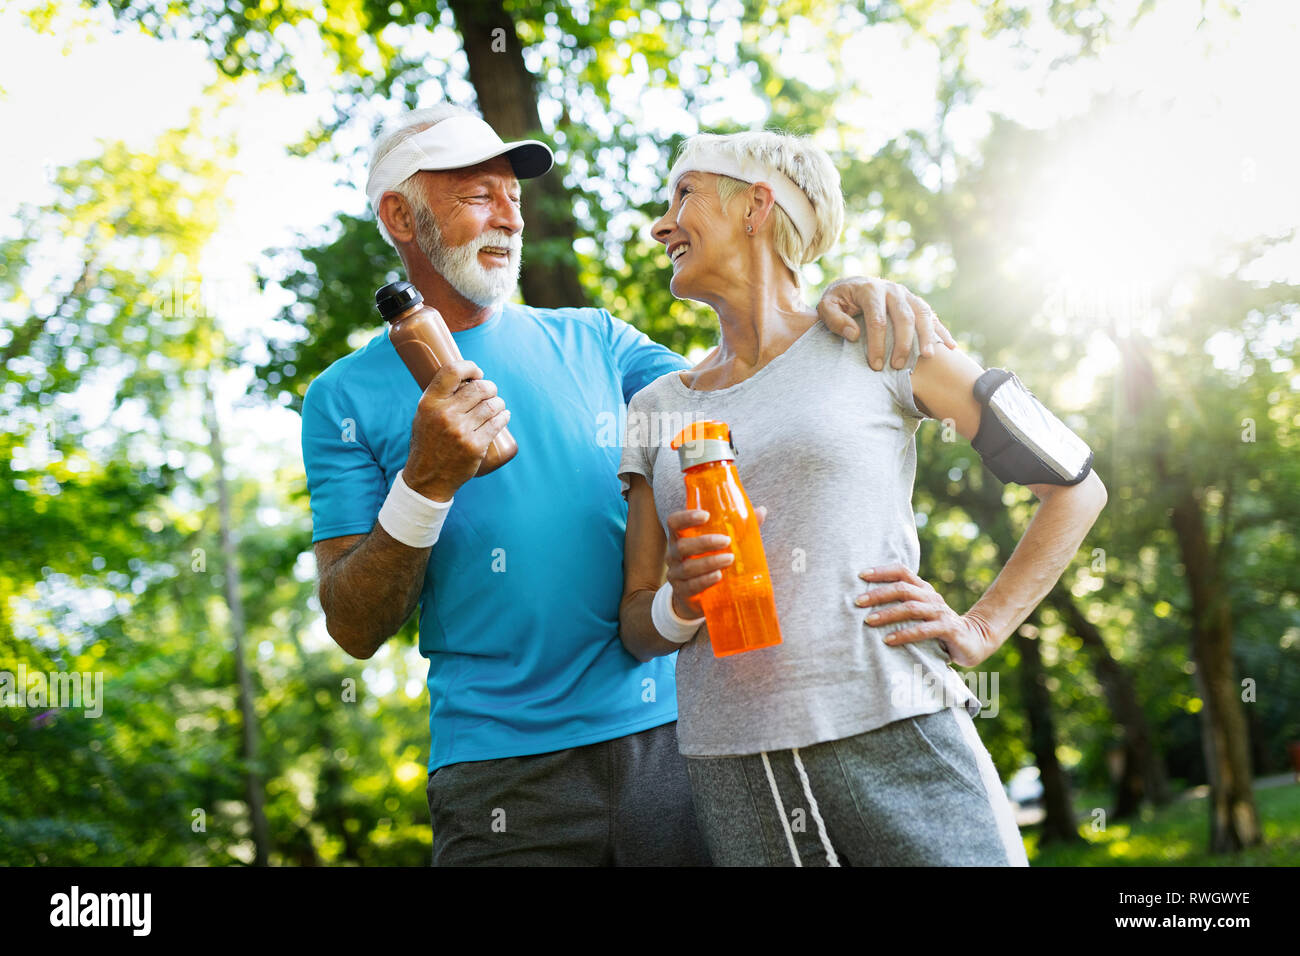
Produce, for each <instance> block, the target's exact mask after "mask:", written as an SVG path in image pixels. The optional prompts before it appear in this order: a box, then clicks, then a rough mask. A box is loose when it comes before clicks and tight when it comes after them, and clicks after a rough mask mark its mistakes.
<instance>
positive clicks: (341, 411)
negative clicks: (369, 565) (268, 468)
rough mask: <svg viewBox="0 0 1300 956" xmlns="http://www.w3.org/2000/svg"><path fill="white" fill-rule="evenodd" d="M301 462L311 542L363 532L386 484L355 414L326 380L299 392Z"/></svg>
mask: <svg viewBox="0 0 1300 956" xmlns="http://www.w3.org/2000/svg"><path fill="white" fill-rule="evenodd" d="M302 460H303V465H304V467H305V468H306V470H307V491H308V493H309V494H310V495H311V523H312V536H311V540H312V542H313V543H315V542H317V541H322V540H324V539H326V538H337V537H340V536H342V535H346V534H369V533H370V531H371V530H372V529H373V528H374V526H375V519H376V518H377V517H378V515H379V509H380V508H381V507H382V506H383V503H384V496H385V495H386V494H387V492H388V483H387V481H386V480H385V478H384V471H383V469H382V468H381V467H380V466H379V462H378V461H377V460H376V459H375V456H374V454H372V453H371V451H370V448H369V446H367V444H366V442H365V435H364V434H363V432H362V430H361V425H360V423H359V422H358V420H357V415H356V412H355V411H354V410H353V409H351V408H349V407H348V405H347V403H346V402H345V401H344V399H343V397H342V396H340V395H339V394H338V391H337V390H336V388H335V387H334V384H333V383H332V382H330V381H328V380H320V379H317V380H316V381H315V382H312V384H311V387H310V388H308V389H307V394H306V395H305V396H303V400H302Z"/></svg>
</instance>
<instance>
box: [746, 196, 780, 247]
mask: <svg viewBox="0 0 1300 956" xmlns="http://www.w3.org/2000/svg"><path fill="white" fill-rule="evenodd" d="M775 202H776V201H775V199H773V197H772V187H771V186H769V185H768V184H767V183H754V184H753V185H752V186H750V187H749V191H748V192H747V193H746V194H745V231H746V232H747V233H750V234H751V235H753V234H757V233H758V230H759V229H761V228H762V227H763V223H764V222H766V221H767V217H768V214H769V213H770V212H771V211H772V206H773V205H775Z"/></svg>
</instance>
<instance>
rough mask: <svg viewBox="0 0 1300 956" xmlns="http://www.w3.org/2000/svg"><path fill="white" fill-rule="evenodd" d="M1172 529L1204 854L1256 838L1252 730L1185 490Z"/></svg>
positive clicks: (1219, 585)
mask: <svg viewBox="0 0 1300 956" xmlns="http://www.w3.org/2000/svg"><path fill="white" fill-rule="evenodd" d="M1173 526H1174V533H1175V534H1176V535H1177V537H1178V547H1179V550H1180V552H1181V555H1182V559H1183V567H1184V568H1185V569H1186V575H1187V586H1188V589H1189V590H1190V592H1191V597H1192V660H1193V661H1194V662H1195V664H1196V685H1197V689H1198V691H1199V693H1200V695H1201V701H1202V708H1201V743H1202V746H1203V747H1204V749H1205V767H1206V772H1207V774H1208V776H1209V779H1210V852H1212V853H1231V852H1235V851H1237V850H1240V849H1242V848H1243V847H1248V846H1254V845H1256V844H1258V843H1259V842H1260V839H1261V833H1260V827H1259V814H1258V812H1257V811H1256V809H1255V791H1254V776H1253V774H1252V771H1251V766H1250V731H1249V728H1248V727H1247V726H1246V715H1245V712H1244V711H1243V709H1242V705H1241V698H1240V696H1239V694H1240V688H1239V686H1238V684H1237V681H1236V678H1235V677H1234V675H1233V666H1232V608H1231V606H1230V604H1229V602H1228V596H1227V594H1226V593H1225V590H1224V586H1223V582H1224V575H1223V573H1222V571H1221V569H1220V568H1218V567H1216V566H1215V562H1214V559H1213V557H1212V552H1211V550H1210V545H1209V540H1208V536H1207V534H1206V530H1205V517H1204V514H1203V513H1202V510H1201V502H1200V500H1199V499H1198V498H1197V496H1196V495H1195V494H1194V493H1193V492H1192V491H1190V490H1187V491H1184V492H1183V494H1182V495H1180V496H1179V498H1178V500H1177V502H1176V504H1175V505H1174V509H1173Z"/></svg>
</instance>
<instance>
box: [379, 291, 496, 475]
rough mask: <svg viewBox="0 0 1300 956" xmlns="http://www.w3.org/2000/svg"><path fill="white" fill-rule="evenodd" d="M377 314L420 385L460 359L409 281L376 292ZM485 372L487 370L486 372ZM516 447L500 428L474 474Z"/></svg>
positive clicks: (439, 322) (485, 471) (433, 312)
mask: <svg viewBox="0 0 1300 956" xmlns="http://www.w3.org/2000/svg"><path fill="white" fill-rule="evenodd" d="M375 304H376V305H377V306H378V307H379V314H380V315H382V316H383V317H384V319H385V320H386V321H387V322H388V338H389V341H391V342H392V343H393V348H395V349H396V350H397V354H398V355H400V356H401V357H402V361H403V362H405V363H406V367H407V369H408V370H409V371H410V373H411V375H412V376H413V377H414V378H415V383H416V384H417V385H419V386H420V388H421V389H426V388H428V387H429V383H430V382H432V381H433V376H434V375H435V374H436V373H437V371H438V369H440V368H442V367H443V365H445V364H446V363H448V362H459V361H460V359H461V354H460V349H459V348H457V347H456V340H455V339H454V338H452V336H451V331H450V330H449V329H448V328H447V323H446V322H444V321H443V320H442V316H441V315H439V314H438V310H437V309H435V308H433V307H432V306H428V305H425V304H424V296H422V295H420V290H419V289H417V288H416V287H415V286H413V285H411V283H409V282H392V283H389V284H388V285H386V286H384V287H383V288H382V289H380V290H379V291H378V292H376V293H375ZM484 374H486V371H485V373H484ZM518 451H519V446H518V445H517V444H516V443H515V440H514V438H513V437H511V435H510V432H508V431H507V430H506V429H504V428H503V429H501V431H499V432H497V437H496V438H494V439H492V444H491V445H489V446H488V450H487V454H486V455H484V456H483V464H482V465H480V466H479V469H478V471H477V472H476V473H475V475H474V477H476V478H481V477H482V476H483V475H487V474H490V473H491V472H494V471H496V470H497V469H498V468H500V467H501V466H502V465H504V464H505V463H506V462H508V461H509V460H510V459H511V458H514V457H515V454H516V453H517V452H518Z"/></svg>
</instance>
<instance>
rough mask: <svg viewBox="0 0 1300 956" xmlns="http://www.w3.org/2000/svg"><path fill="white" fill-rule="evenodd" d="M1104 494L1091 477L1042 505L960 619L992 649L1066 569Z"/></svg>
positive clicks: (1086, 533) (1051, 496)
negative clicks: (982, 632)
mask: <svg viewBox="0 0 1300 956" xmlns="http://www.w3.org/2000/svg"><path fill="white" fill-rule="evenodd" d="M1105 504H1106V489H1105V486H1104V485H1102V483H1101V480H1100V479H1099V478H1097V476H1096V474H1095V473H1094V474H1091V475H1089V476H1088V478H1087V479H1085V480H1084V481H1083V482H1081V483H1080V484H1078V485H1075V486H1073V487H1069V488H1060V489H1057V490H1056V491H1055V492H1053V493H1052V494H1051V495H1050V497H1048V498H1047V499H1046V500H1044V501H1043V502H1042V503H1041V504H1040V505H1039V506H1038V509H1037V511H1036V512H1035V513H1034V517H1033V519H1032V520H1031V521H1030V522H1029V527H1028V528H1026V529H1025V533H1024V535H1023V537H1021V539H1020V543H1019V544H1018V545H1016V550H1015V551H1014V552H1012V554H1011V557H1010V558H1009V559H1008V560H1007V563H1006V565H1005V566H1004V567H1003V568H1002V571H1001V573H1000V574H999V575H998V576H997V579H996V580H995V581H994V582H993V583H992V584H991V585H989V589H988V590H987V591H985V592H984V594H983V595H982V596H981V597H980V599H979V600H978V601H976V602H975V605H974V606H973V607H972V608H971V609H970V610H969V611H968V612H967V613H966V617H967V618H971V619H974V620H975V621H977V622H978V623H979V624H980V625H981V626H983V627H984V628H985V629H986V636H987V637H989V638H991V639H992V640H993V641H995V642H996V646H999V647H1000V646H1001V645H1002V643H1003V642H1004V641H1005V640H1006V639H1007V638H1008V637H1010V636H1011V634H1012V633H1013V632H1014V631H1015V629H1016V628H1017V627H1019V626H1020V625H1021V624H1022V623H1024V621H1025V618H1027V617H1029V615H1030V614H1031V613H1032V612H1033V610H1034V608H1035V607H1037V606H1038V604H1039V602H1040V601H1042V600H1043V598H1045V597H1046V596H1047V594H1048V592H1049V591H1051V590H1052V587H1053V586H1054V585H1055V584H1056V582H1057V581H1058V580H1060V577H1061V575H1062V574H1063V573H1064V571H1065V569H1066V568H1067V567H1069V565H1070V561H1071V560H1072V559H1073V558H1074V555H1075V553H1076V552H1077V551H1078V550H1079V546H1080V545H1081V544H1083V539H1084V538H1086V537H1087V535H1088V531H1089V530H1090V529H1091V528H1092V525H1093V522H1094V521H1096V520H1097V515H1099V514H1100V513H1101V509H1102V508H1103V507H1104V506H1105Z"/></svg>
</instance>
